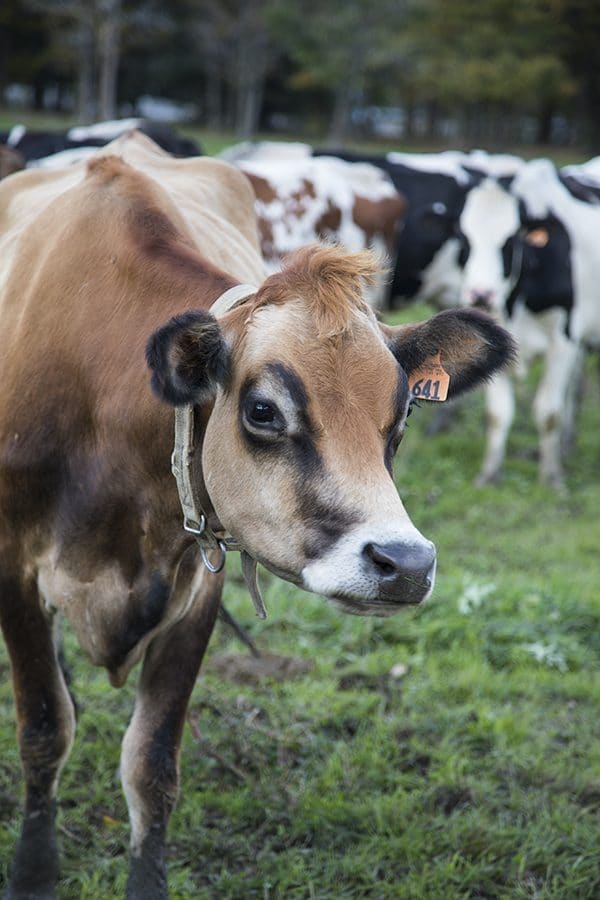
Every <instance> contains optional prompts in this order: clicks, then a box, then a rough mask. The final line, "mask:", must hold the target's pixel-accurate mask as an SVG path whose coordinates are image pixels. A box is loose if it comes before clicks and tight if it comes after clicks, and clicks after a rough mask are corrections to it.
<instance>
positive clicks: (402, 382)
mask: <svg viewBox="0 0 600 900" xmlns="http://www.w3.org/2000/svg"><path fill="white" fill-rule="evenodd" d="M409 397H410V390H409V387H408V378H407V377H406V372H405V371H404V369H403V368H402V367H401V366H400V365H398V381H397V382H396V396H395V398H394V414H393V419H392V423H391V425H390V426H389V428H388V433H387V439H386V442H385V450H384V457H383V458H384V462H385V467H386V469H387V470H388V472H389V473H390V475H392V469H393V464H394V455H395V453H396V450H397V449H398V445H399V444H400V441H401V440H402V434H401V433H400V430H399V426H400V422H401V421H402V418H403V417H404V415H405V411H406V418H408V416H409V415H410V414H411V412H412V403H409ZM407 404H408V410H407V409H406V407H407Z"/></svg>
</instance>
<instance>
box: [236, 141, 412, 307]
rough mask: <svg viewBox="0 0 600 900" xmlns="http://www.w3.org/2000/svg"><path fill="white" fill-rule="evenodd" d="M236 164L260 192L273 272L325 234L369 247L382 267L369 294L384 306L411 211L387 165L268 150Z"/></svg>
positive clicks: (263, 239) (354, 247) (264, 242)
mask: <svg viewBox="0 0 600 900" xmlns="http://www.w3.org/2000/svg"><path fill="white" fill-rule="evenodd" d="M285 146H286V145H284V147H285ZM236 165H237V166H238V167H239V168H240V169H241V170H242V171H243V172H244V173H245V174H246V175H247V176H248V178H249V179H250V182H251V184H252V188H253V190H254V193H255V195H256V214H257V218H258V227H259V233H260V243H261V250H262V254H263V257H264V259H265V261H266V263H267V266H268V268H269V270H270V271H276V270H277V269H279V268H280V266H281V264H282V261H283V260H284V259H285V257H286V255H287V254H288V253H291V252H292V251H294V250H298V249H299V248H300V247H304V246H306V245H307V244H311V243H314V242H315V241H319V240H324V241H329V242H334V243H339V244H341V246H342V247H344V248H345V249H346V250H350V251H353V252H356V251H359V250H364V249H365V248H370V249H373V250H375V251H376V252H377V253H378V254H379V256H380V258H381V267H380V269H381V271H380V272H379V273H378V275H377V278H376V279H375V283H374V284H373V285H371V286H368V287H367V294H366V298H367V300H368V302H369V303H370V305H371V306H373V307H374V308H381V306H382V305H383V301H384V298H385V295H386V293H387V290H386V284H385V281H386V272H385V270H386V269H387V268H388V267H389V266H391V265H392V264H393V262H394V260H395V251H396V243H397V235H398V231H399V228H400V224H401V221H402V217H403V215H404V213H405V211H406V201H405V200H404V198H403V197H401V196H400V194H399V193H398V192H397V191H396V189H395V187H394V185H393V184H392V182H391V180H390V179H389V177H388V176H387V174H386V173H385V172H382V171H381V169H378V168H377V166H372V165H370V164H369V163H358V162H346V161H345V160H342V159H337V158H335V157H327V156H320V157H309V156H299V155H293V156H291V157H289V158H288V157H271V156H268V157H266V158H262V157H259V158H257V159H254V158H253V159H250V160H244V159H241V160H237V161H236Z"/></svg>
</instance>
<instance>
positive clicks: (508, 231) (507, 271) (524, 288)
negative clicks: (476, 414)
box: [460, 160, 600, 485]
mask: <svg viewBox="0 0 600 900" xmlns="http://www.w3.org/2000/svg"><path fill="white" fill-rule="evenodd" d="M595 188H598V190H597V191H596V190H595ZM599 197H600V183H595V182H594V180H593V178H592V177H591V175H590V173H587V176H586V178H580V177H578V174H577V173H576V172H573V171H572V170H570V171H566V172H561V171H558V170H557V169H556V168H555V167H554V165H553V164H552V163H550V162H549V161H548V160H533V161H531V162H529V163H527V164H526V165H524V166H523V167H522V168H521V169H520V171H519V172H517V174H516V175H515V176H514V178H513V179H512V180H511V182H510V184H504V185H503V184H501V183H499V182H498V181H496V180H494V179H486V180H484V181H483V182H482V183H481V184H480V185H478V187H477V188H475V189H474V190H473V191H471V192H470V194H469V196H468V198H467V199H466V202H465V205H464V209H463V211H462V214H461V218H460V233H461V240H462V243H463V257H464V269H463V279H462V289H461V302H462V304H463V305H466V306H479V307H482V308H485V309H487V310H489V311H492V312H494V313H495V314H496V315H497V316H498V317H499V318H501V319H503V320H505V321H506V323H507V325H508V326H509V328H510V330H511V331H512V332H513V335H514V336H515V337H516V339H517V342H518V344H519V352H520V363H521V371H523V370H524V369H525V367H526V366H527V364H528V363H529V362H530V361H531V359H532V358H533V357H534V356H539V355H542V356H543V357H544V371H543V375H542V379H541V382H540V385H539V387H538V389H537V392H536V395H535V400H534V414H535V419H536V423H537V426H538V430H539V436H540V437H539V440H540V475H541V477H542V479H543V480H545V481H547V482H548V483H551V484H554V485H560V484H561V482H562V477H563V476H562V466H561V441H562V439H563V437H564V435H565V433H567V432H568V430H569V428H570V427H571V426H572V419H573V409H574V404H573V388H574V386H575V385H576V384H577V381H578V374H579V368H580V363H581V358H582V352H581V350H582V347H583V346H584V345H586V344H589V345H600V254H599V253H598V250H599V244H600V238H599V234H600V202H599ZM487 410H488V445H487V451H486V456H485V459H484V463H483V467H482V471H481V475H480V481H481V482H490V481H493V480H495V479H496V478H497V476H498V474H499V472H500V469H501V467H502V464H503V461H504V456H505V451H506V441H507V438H508V433H509V430H510V427H511V424H512V420H513V416H514V396H513V388H512V383H511V380H510V377H509V376H503V377H500V378H497V379H494V381H493V382H492V383H490V385H489V386H488V388H487Z"/></svg>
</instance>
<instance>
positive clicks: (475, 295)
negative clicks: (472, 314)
mask: <svg viewBox="0 0 600 900" xmlns="http://www.w3.org/2000/svg"><path fill="white" fill-rule="evenodd" d="M493 299H494V292H493V291H481V290H472V291H471V292H470V294H469V303H470V305H471V306H474V307H475V308H476V309H483V310H484V311H485V312H489V311H490V310H491V308H492V300H493Z"/></svg>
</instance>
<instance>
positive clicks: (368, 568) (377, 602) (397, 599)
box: [329, 541, 436, 616]
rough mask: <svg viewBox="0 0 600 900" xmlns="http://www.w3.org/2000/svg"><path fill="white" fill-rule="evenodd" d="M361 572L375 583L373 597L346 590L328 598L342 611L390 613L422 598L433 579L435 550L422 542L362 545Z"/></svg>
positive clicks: (369, 613)
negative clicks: (362, 596) (353, 593)
mask: <svg viewBox="0 0 600 900" xmlns="http://www.w3.org/2000/svg"><path fill="white" fill-rule="evenodd" d="M362 566H363V569H364V573H365V575H367V577H368V578H369V580H370V581H371V584H373V582H374V583H375V585H376V590H375V591H374V593H375V596H373V594H371V596H370V597H369V598H368V599H367V598H364V599H359V598H358V597H356V596H350V595H348V594H346V593H343V594H336V595H334V596H330V597H329V599H330V600H331V601H332V602H333V603H334V604H335V605H336V606H337V607H338V608H340V609H342V610H343V611H344V612H348V613H353V614H354V615H358V616H392V615H394V614H395V613H397V612H399V611H400V610H401V609H403V608H405V607H407V606H417V605H418V604H419V603H422V602H423V600H426V599H427V597H428V596H429V594H430V593H431V591H432V590H433V585H434V581H435V568H436V551H435V546H434V545H433V544H432V543H431V542H430V541H425V542H423V543H414V544H406V543H389V544H377V543H374V542H370V543H368V544H365V546H364V547H363V550H362Z"/></svg>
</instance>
